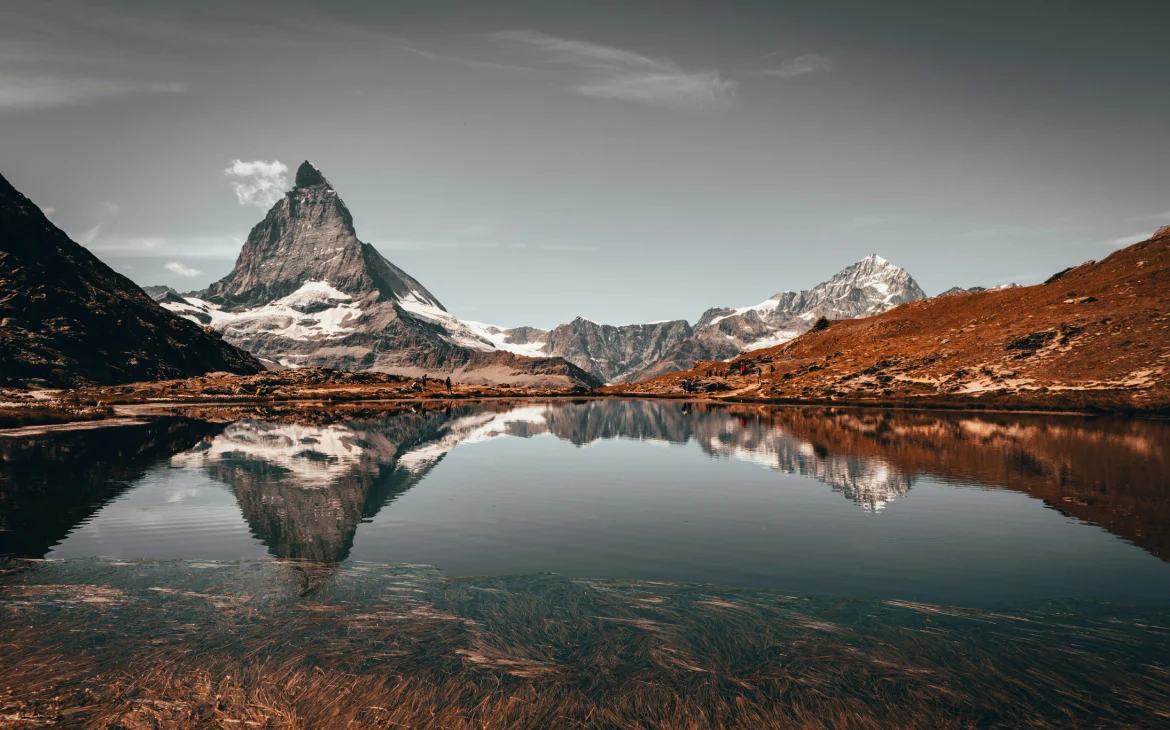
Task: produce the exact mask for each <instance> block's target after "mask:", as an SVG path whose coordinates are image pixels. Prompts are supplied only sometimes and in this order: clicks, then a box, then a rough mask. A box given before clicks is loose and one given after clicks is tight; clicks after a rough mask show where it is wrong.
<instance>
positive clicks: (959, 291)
mask: <svg viewBox="0 0 1170 730" xmlns="http://www.w3.org/2000/svg"><path fill="white" fill-rule="evenodd" d="M1045 283H1046V284H1047V283H1050V282H1045ZM1019 286H1020V285H1019V284H1016V283H1011V284H1000V285H999V286H993V287H991V289H992V291H994V290H996V289H1015V288H1017V287H1019ZM975 291H987V287H985V286H973V287H970V288H968V289H964V288H963V287H961V286H952V287H951V288H950V289H947V290H946V291H945V292H942V293H941V294H937V295H936V296H940V297H945V296H950V295H951V294H965V293H967V292H975Z"/></svg>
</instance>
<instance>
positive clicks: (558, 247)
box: [536, 243, 597, 252]
mask: <svg viewBox="0 0 1170 730" xmlns="http://www.w3.org/2000/svg"><path fill="white" fill-rule="evenodd" d="M536 248H537V249H539V250H541V251H583V252H588V251H596V250H597V246H577V245H573V244H569V243H541V244H538V245H537V246H536Z"/></svg>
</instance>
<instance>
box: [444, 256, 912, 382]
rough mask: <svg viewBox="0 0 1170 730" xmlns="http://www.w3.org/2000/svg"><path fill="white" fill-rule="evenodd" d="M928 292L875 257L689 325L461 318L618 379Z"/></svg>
mask: <svg viewBox="0 0 1170 730" xmlns="http://www.w3.org/2000/svg"><path fill="white" fill-rule="evenodd" d="M925 298H926V294H924V293H923V291H922V289H921V288H920V287H919V286H918V283H917V282H915V281H914V279H913V278H912V277H911V276H910V274H908V273H907V272H906V271H905V270H904V269H901V268H899V267H897V266H894V265H893V264H891V263H890V262H888V261H886V260H885V259H883V258H882V257H880V256H877V255H872V256H867V257H865V258H864V259H862V260H861V261H858V262H857V263H855V264H853V265H852V266H849V267H847V268H846V269H844V270H843V271H841V272H839V273H838V274H837V275H835V276H834V277H833V278H831V279H829V280H828V281H826V282H824V283H822V284H819V285H817V286H815V287H813V288H811V289H805V290H803V291H799V292H791V291H789V292H781V293H780V294H777V295H775V296H773V297H771V298H769V299H766V300H764V301H763V302H760V303H759V304H755V305H752V306H748V307H739V308H728V307H724V308H713V309H708V310H707V311H706V312H704V313H703V316H702V317H700V318H699V321H698V323H696V324H695V325H694V326H693V327H692V326H691V325H690V324H689V323H688V322H687V321H686V320H682V319H678V320H671V321H667V322H654V323H650V324H633V325H621V326H613V325H603V324H598V323H597V322H593V321H591V320H588V319H585V318H583V317H578V318H577V319H575V320H573V321H572V322H569V323H568V324H562V325H560V326H558V327H556V328H554V329H552V330H542V329H537V328H535V327H516V328H514V329H504V328H500V327H494V326H492V325H485V324H481V323H478V322H468V323H466V324H467V325H468V326H469V327H472V328H473V329H474V331H475V332H476V333H477V334H478V335H479V336H480V337H481V338H482V339H485V340H487V341H489V342H491V343H492V344H493V345H494V346H495V347H497V348H499V349H503V350H509V351H511V352H516V353H520V354H525V355H546V356H560V357H563V358H565V359H566V360H568V361H569V362H571V363H573V364H574V365H577V366H578V367H581V368H583V369H585V370H587V371H589V372H590V373H593V374H594V375H596V376H597V377H598V378H601V379H602V380H605V381H606V382H610V383H621V382H635V381H639V380H644V379H646V378H650V377H655V376H657V375H663V374H665V373H670V372H675V371H678V370H686V369H687V368H689V367H691V365H693V364H694V362H695V361H696V360H725V359H728V358H731V357H734V356H736V355H738V354H739V353H741V352H744V351H746V350H755V349H759V348H763V347H771V346H773V345H778V344H780V343H783V342H787V341H788V340H791V339H792V338H794V337H796V336H797V335H800V334H802V333H804V332H806V331H808V330H809V329H810V328H811V327H812V326H813V324H814V323H815V322H816V321H817V320H818V319H820V318H821V317H826V318H828V319H853V318H856V317H868V316H871V315H874V314H880V313H882V312H885V311H887V310H889V309H892V308H894V307H896V306H897V305H899V304H903V303H905V302H912V301H915V300H918V299H925Z"/></svg>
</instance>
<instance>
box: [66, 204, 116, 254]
mask: <svg viewBox="0 0 1170 730" xmlns="http://www.w3.org/2000/svg"><path fill="white" fill-rule="evenodd" d="M98 207H99V208H100V210H101V212H100V213H99V215H98V222H97V223H95V224H94V225H93V226H91V227H89V228H87V229H85V230H84V231H82V232H81V233H79V234H78V235H77V236H74V238H73V240H75V241H77V242H78V243H80V244H81V245H82V246H90V245H91V244H93V243H94V242H95V241H97V240H98V236H100V235H101V232H102V229H103V228H104V227H105V226H106V224H107V223H109V222H110V221H112V220H114V218H116V217H117V216H118V213H120V212H121V211H122V206H120V205H118V204H117V203H111V202H110V201H108V200H103V201H102V202H101V203H100V204H99V206H98Z"/></svg>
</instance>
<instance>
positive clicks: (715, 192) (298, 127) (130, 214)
mask: <svg viewBox="0 0 1170 730" xmlns="http://www.w3.org/2000/svg"><path fill="white" fill-rule="evenodd" d="M1168 28H1170V3H1166V2H1164V1H1163V0H1153V1H1148V2H1136V1H1133V2H1130V1H1127V0H1120V1H1115V2H1109V3H1104V2H1076V1H1064V2H1042V1H1041V0H1009V1H1001V0H986V1H984V2H980V3H966V2H902V1H900V0H883V2H880V3H875V2H872V1H871V0H864V1H859V2H838V1H834V0H826V1H824V2H816V3H812V2H800V3H789V2H783V1H781V0H772V1H770V2H740V1H738V0H720V2H688V1H686V0H669V1H667V2H657V1H654V0H645V1H642V2H638V3H629V2H609V1H608V0H591V1H590V2H571V1H569V0H563V1H552V0H541V1H533V2H509V1H502V2H483V1H482V0H473V1H471V2H463V3H456V2H445V1H443V0H430V1H428V2H422V1H421V0H411V1H409V2H407V1H401V0H399V1H395V0H386V1H384V2H372V1H371V2H346V1H344V0H334V1H333V2H329V3H308V2H298V1H296V0H284V1H282V2H217V1H214V0H213V1H210V2H200V3H170V2H157V1H156V0H145V1H141V2H129V1H123V2H87V3H76V2H60V1H56V0H27V1H26V0H0V140H2V141H3V143H2V144H0V174H3V175H4V176H5V177H6V178H7V179H8V180H9V181H10V182H11V183H12V184H13V185H15V186H16V187H17V189H19V190H21V191H22V192H24V193H25V194H26V195H28V196H29V197H30V198H32V199H33V201H34V202H36V203H37V204H38V205H40V206H41V207H42V209H44V210H45V211H46V213H47V214H48V215H49V217H50V218H51V220H52V221H53V222H54V223H56V224H57V225H58V226H60V227H61V228H62V229H64V230H65V231H66V232H67V233H69V234H70V236H71V237H73V239H74V240H76V241H78V242H79V243H81V244H83V245H85V246H87V247H88V248H90V250H92V251H93V252H94V253H95V254H97V255H98V256H99V257H101V258H102V259H103V260H104V261H106V262H107V263H109V264H110V265H111V266H113V267H114V268H115V269H117V270H118V271H120V272H122V273H124V274H126V275H127V276H129V277H130V278H132V279H134V280H135V281H136V282H138V283H139V284H142V285H149V284H167V285H170V286H173V287H175V288H177V289H179V290H180V291H188V290H193V289H199V288H202V287H204V286H206V285H207V284H209V283H210V282H212V281H214V280H216V279H218V278H220V277H222V276H223V275H225V274H226V273H227V272H228V271H230V270H231V267H232V265H233V263H234V260H235V258H236V256H237V254H238V253H239V249H240V246H241V245H242V243H243V240H244V239H245V238H246V237H247V235H248V231H249V230H250V229H251V227H252V226H253V225H255V224H256V223H258V222H259V221H260V220H261V219H262V218H263V217H264V214H265V210H266V208H267V207H268V206H269V205H270V204H271V203H272V202H273V201H274V200H275V199H277V198H279V196H280V195H281V194H282V193H283V191H284V190H286V189H287V188H288V187H289V186H290V185H291V180H292V177H293V173H294V171H295V169H296V166H297V165H298V164H300V162H301V161H302V160H304V159H310V160H312V161H313V162H314V163H315V164H316V165H317V166H318V167H319V168H320V169H321V170H322V172H324V174H325V175H326V176H327V177H328V178H329V180H330V181H331V182H332V183H333V185H334V187H335V188H336V189H337V191H338V193H339V194H340V195H341V197H342V198H343V199H344V200H345V201H346V204H347V205H348V207H349V209H350V211H351V212H352V213H353V216H354V222H355V227H356V229H357V233H358V236H359V237H360V238H361V239H362V240H363V241H367V242H369V243H372V244H373V245H374V246H376V247H377V248H378V249H379V250H380V251H381V252H382V253H383V254H384V255H385V256H386V257H387V258H389V259H390V260H391V261H393V262H394V263H395V264H397V265H398V266H400V267H402V268H403V269H405V270H406V271H408V272H409V273H410V274H412V275H413V276H414V277H415V278H417V279H419V280H420V281H421V282H422V283H423V284H424V285H425V286H426V287H427V288H428V289H429V290H430V291H431V292H432V293H434V294H435V295H436V296H437V297H438V298H439V299H440V301H442V302H443V304H444V305H445V306H446V307H447V309H448V310H450V311H451V312H452V313H454V314H455V315H456V316H459V317H461V318H464V319H472V320H479V321H483V322H490V323H494V324H499V325H504V326H517V325H532V326H539V327H551V326H554V325H556V324H558V323H560V322H566V321H569V320H570V319H572V318H573V317H576V316H584V317H587V318H589V319H593V320H595V321H599V322H607V323H612V324H628V323H634V322H647V321H657V320H664V319H677V318H683V319H688V320H690V321H691V322H694V321H695V320H697V319H698V317H699V316H700V315H701V313H702V312H703V311H704V310H705V309H707V308H709V307H713V306H745V305H749V304H754V303H757V302H760V301H762V300H764V299H766V298H768V297H769V296H771V295H773V294H775V293H777V292H780V291H784V290H795V289H802V288H807V287H810V286H813V285H815V284H817V283H819V282H821V281H824V280H825V279H827V278H829V277H830V276H831V275H832V274H833V273H835V272H836V271H838V270H840V269H842V268H844V267H845V266H847V265H849V264H850V263H852V262H854V261H857V260H858V259H860V258H862V257H864V256H866V255H868V254H870V253H877V254H880V255H881V256H883V257H885V258H886V259H888V260H890V261H892V262H893V263H895V264H897V265H899V266H902V267H904V268H905V269H907V270H908V271H909V272H910V273H911V275H912V276H914V277H915V279H917V280H918V282H919V283H920V284H921V286H922V287H923V288H924V289H925V290H926V292H927V293H928V294H935V293H938V292H941V291H943V290H945V289H948V288H950V287H952V286H963V287H970V286H976V285H978V286H995V285H999V284H1004V283H1008V282H1016V283H1019V284H1024V285H1027V284H1035V283H1038V282H1040V281H1042V280H1043V279H1044V278H1046V277H1047V276H1048V275H1050V274H1051V273H1053V272H1055V271H1057V270H1059V269H1062V268H1065V267H1066V266H1070V265H1073V264H1077V263H1080V262H1082V261H1085V260H1087V259H1101V258H1104V257H1105V256H1107V255H1109V254H1110V253H1111V252H1112V251H1114V250H1117V248H1119V247H1121V246H1124V245H1126V244H1128V243H1130V242H1133V241H1136V240H1140V239H1141V238H1144V237H1146V236H1147V235H1149V234H1150V233H1152V232H1153V231H1154V230H1156V229H1157V228H1159V227H1160V226H1162V225H1167V224H1170V175H1167V171H1168V170H1170V133H1168V132H1167V130H1168V129H1170V93H1168V91H1167V90H1168V89H1170V43H1167V41H1166V37H1167V36H1166V31H1167V29H1168Z"/></svg>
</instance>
